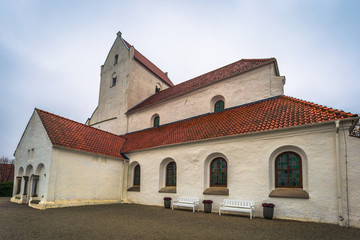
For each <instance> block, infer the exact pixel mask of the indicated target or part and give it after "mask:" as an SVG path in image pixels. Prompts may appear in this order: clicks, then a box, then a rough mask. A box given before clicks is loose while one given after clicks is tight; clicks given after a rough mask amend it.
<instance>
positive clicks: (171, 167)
mask: <svg viewBox="0 0 360 240" xmlns="http://www.w3.org/2000/svg"><path fill="white" fill-rule="evenodd" d="M166 186H176V163H175V162H171V163H169V164H168V165H167V167H166Z"/></svg>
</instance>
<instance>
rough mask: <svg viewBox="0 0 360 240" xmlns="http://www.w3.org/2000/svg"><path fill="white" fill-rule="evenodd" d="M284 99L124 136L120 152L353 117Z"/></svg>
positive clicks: (245, 106)
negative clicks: (124, 143)
mask: <svg viewBox="0 0 360 240" xmlns="http://www.w3.org/2000/svg"><path fill="white" fill-rule="evenodd" d="M356 116H358V115H357V114H351V113H346V112H344V111H339V110H336V109H332V108H328V107H324V106H320V105H317V104H314V103H311V102H307V101H303V100H299V99H295V98H292V97H287V96H279V97H274V98H270V99H266V100H262V101H258V102H254V103H250V104H246V105H242V106H239V107H234V108H231V109H227V110H224V111H221V112H218V113H211V114H207V115H203V116H199V117H195V118H191V119H187V120H183V121H179V122H175V123H171V124H167V125H163V126H160V127H157V128H151V129H146V130H143V131H139V132H134V133H129V134H126V135H124V137H125V138H126V139H127V143H126V145H125V147H124V150H123V152H125V153H126V152H131V151H135V150H140V149H146V148H153V147H158V146H163V145H168V144H176V143H182V142H191V141H198V140H203V139H210V138H217V137H223V136H231V135H238V134H245V133H252V132H261V131H268V130H274V129H280V128H287V127H294V126H301V125H309V124H314V123H321V122H326V121H332V120H336V119H344V118H350V117H356Z"/></svg>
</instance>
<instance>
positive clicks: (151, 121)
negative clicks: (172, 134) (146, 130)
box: [150, 113, 160, 128]
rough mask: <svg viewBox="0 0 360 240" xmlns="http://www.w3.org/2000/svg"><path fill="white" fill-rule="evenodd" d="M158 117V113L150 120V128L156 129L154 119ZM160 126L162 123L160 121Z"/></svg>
mask: <svg viewBox="0 0 360 240" xmlns="http://www.w3.org/2000/svg"><path fill="white" fill-rule="evenodd" d="M156 117H160V116H159V114H158V113H155V114H154V115H152V117H151V118H150V128H152V127H154V119H155V118H156ZM159 126H160V121H159Z"/></svg>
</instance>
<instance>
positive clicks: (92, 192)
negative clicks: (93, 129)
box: [53, 148, 123, 205]
mask: <svg viewBox="0 0 360 240" xmlns="http://www.w3.org/2000/svg"><path fill="white" fill-rule="evenodd" d="M54 151H56V152H57V153H56V154H54V155H53V158H56V159H53V160H54V161H56V162H57V172H56V187H55V202H57V201H58V202H62V201H64V200H66V201H69V204H70V205H75V204H76V202H81V201H84V200H86V201H90V200H91V201H95V200H117V201H120V200H121V196H122V194H121V193H122V182H123V179H122V176H123V162H122V160H120V159H114V158H109V157H102V156H96V155H92V154H88V153H84V152H77V151H72V150H66V149H55V148H54Z"/></svg>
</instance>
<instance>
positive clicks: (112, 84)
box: [111, 77, 116, 87]
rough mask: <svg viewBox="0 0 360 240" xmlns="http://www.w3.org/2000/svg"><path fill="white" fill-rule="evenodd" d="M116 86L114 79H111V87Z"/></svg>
mask: <svg viewBox="0 0 360 240" xmlns="http://www.w3.org/2000/svg"><path fill="white" fill-rule="evenodd" d="M115 85H116V77H113V79H112V83H111V87H113V86H115Z"/></svg>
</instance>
